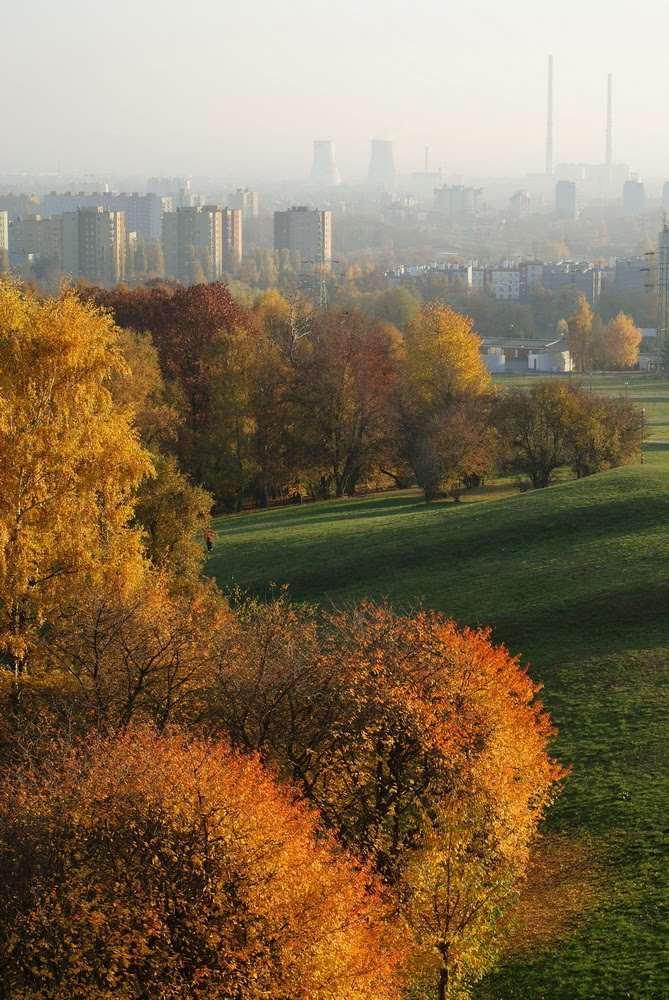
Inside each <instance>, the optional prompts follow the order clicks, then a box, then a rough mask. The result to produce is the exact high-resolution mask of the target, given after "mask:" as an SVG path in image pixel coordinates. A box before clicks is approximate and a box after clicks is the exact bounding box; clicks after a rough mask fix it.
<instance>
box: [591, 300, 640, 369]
mask: <svg viewBox="0 0 669 1000" xmlns="http://www.w3.org/2000/svg"><path fill="white" fill-rule="evenodd" d="M640 343H641V331H640V330H639V328H638V327H637V326H635V324H634V321H633V320H632V318H631V316H626V315H625V313H618V315H617V316H616V317H615V318H614V319H612V320H610V322H608V323H607V324H606V327H605V328H604V330H603V331H602V334H601V337H600V338H599V340H598V344H597V346H598V348H599V350H598V352H597V364H598V365H599V366H600V367H602V368H630V367H631V366H632V365H634V364H636V362H637V358H638V357H639V345H640Z"/></svg>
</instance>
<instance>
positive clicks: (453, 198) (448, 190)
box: [434, 184, 483, 219]
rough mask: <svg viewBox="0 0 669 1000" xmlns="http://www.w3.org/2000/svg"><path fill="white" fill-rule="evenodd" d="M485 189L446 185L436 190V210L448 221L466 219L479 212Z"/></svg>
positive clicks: (462, 185)
mask: <svg viewBox="0 0 669 1000" xmlns="http://www.w3.org/2000/svg"><path fill="white" fill-rule="evenodd" d="M482 197H483V188H473V187H465V185H464V184H451V185H449V184H444V185H443V187H440V188H435V189H434V210H435V212H436V213H437V214H438V215H443V216H444V218H446V219H466V218H470V217H471V216H472V215H476V213H477V212H478V211H479V208H480V204H481V199H482Z"/></svg>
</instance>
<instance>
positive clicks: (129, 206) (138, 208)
mask: <svg viewBox="0 0 669 1000" xmlns="http://www.w3.org/2000/svg"><path fill="white" fill-rule="evenodd" d="M80 208H94V209H96V208H102V209H104V211H106V212H124V213H125V228H126V230H127V231H128V232H135V233H137V235H138V237H139V238H140V239H143V240H144V242H145V243H151V242H152V241H153V240H156V239H158V240H159V239H160V238H161V236H162V219H163V202H162V198H160V197H159V196H158V195H156V194H138V193H137V192H133V193H132V194H126V193H125V192H121V193H120V194H112V193H111V192H109V191H102V192H93V193H92V194H87V193H86V192H84V191H78V192H76V193H75V192H72V191H65V192H64V193H63V194H58V193H56V192H55V191H52V192H51V193H50V194H47V195H45V196H44V204H43V214H44V215H45V216H48V217H50V218H54V217H55V216H57V215H62V214H63V213H65V212H77V211H78V210H79V209H80Z"/></svg>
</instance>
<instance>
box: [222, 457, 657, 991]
mask: <svg viewBox="0 0 669 1000" xmlns="http://www.w3.org/2000/svg"><path fill="white" fill-rule="evenodd" d="M664 457H665V456H664V453H663V449H661V448H660V447H659V446H655V454H651V455H649V458H650V462H649V463H647V464H646V465H645V466H643V467H636V468H627V469H619V470H615V471H613V472H609V473H606V474H604V475H601V476H598V477H594V478H592V479H586V480H583V481H581V482H570V483H566V484H563V485H560V486H556V487H553V488H551V489H550V490H545V491H541V492H537V493H526V494H522V495H519V496H516V497H512V498H509V499H503V500H498V501H495V502H494V503H482V504H457V505H455V504H452V503H440V504H434V505H426V504H425V503H423V502H422V500H421V499H420V497H418V496H417V495H415V494H412V495H395V496H388V497H379V496H374V497H370V498H367V499H363V500H356V501H341V502H336V503H335V502H330V503H325V504H316V505H312V506H305V507H303V508H302V507H300V508H290V509H284V510H277V511H271V512H266V513H255V514H249V515H243V516H239V517H232V518H227V519H223V520H221V521H219V522H218V524H217V530H218V532H219V539H218V545H217V549H216V552H215V554H214V556H213V557H212V559H211V560H210V562H209V567H208V569H209V572H211V573H213V574H215V575H216V577H217V578H218V580H219V582H220V584H221V585H222V586H224V587H226V588H227V587H230V586H233V585H235V584H238V585H240V586H241V587H242V588H244V589H246V590H248V591H250V592H251V593H254V594H258V595H260V596H265V595H267V593H268V583H269V582H270V581H271V582H273V583H274V584H276V585H281V584H284V583H288V584H289V585H290V590H291V593H292V595H293V597H294V598H295V599H299V600H309V601H316V602H320V603H328V602H334V603H336V604H341V603H344V602H350V601H353V600H357V599H359V598H361V597H363V596H367V597H370V598H374V599H377V600H381V599H386V598H387V599H388V600H390V601H391V602H392V603H393V604H394V605H395V606H396V607H402V608H408V607H411V606H412V605H415V604H416V603H417V602H419V601H422V602H423V603H424V604H425V605H427V606H429V607H434V608H438V609H440V610H442V611H445V612H447V613H448V614H451V615H453V616H454V617H455V618H456V619H457V620H459V621H460V622H463V623H467V624H483V625H489V626H491V627H492V628H493V635H494V638H495V640H497V641H500V642H504V643H505V644H506V645H507V646H508V647H509V648H510V649H511V650H512V651H513V652H519V653H521V654H522V656H523V658H524V659H527V660H529V661H530V662H531V673H532V676H533V677H534V678H535V679H537V680H540V681H542V682H544V684H545V685H546V687H545V691H544V696H545V697H544V700H545V702H546V704H547V706H548V707H549V709H550V710H551V712H552V714H553V717H554V719H555V722H556V724H557V725H558V727H559V729H560V736H559V739H558V742H557V751H558V754H559V756H560V757H561V759H562V760H563V761H564V762H567V763H570V764H572V765H573V768H574V770H573V773H572V776H571V778H570V779H569V782H568V786H567V789H566V791H565V793H564V794H563V796H562V797H561V799H560V801H559V803H558V805H557V806H556V808H555V809H554V810H553V813H552V815H551V818H550V822H549V826H550V829H551V831H552V834H551V835H552V836H560V835H568V836H569V837H570V838H571V839H573V840H577V841H578V842H580V843H585V842H587V843H588V844H591V845H592V850H593V852H594V854H596V856H597V857H598V870H599V875H598V886H599V888H598V901H597V905H596V907H595V909H594V910H593V912H592V913H590V915H589V916H588V918H587V919H585V920H583V921H581V923H580V924H578V925H577V926H576V927H575V929H573V930H572V932H571V933H566V934H565V935H564V936H563V937H562V938H561V939H560V940H559V941H556V942H554V943H553V944H552V945H551V947H548V946H544V947H542V949H541V950H540V951H538V952H536V951H535V952H534V953H533V954H532V955H531V956H528V957H526V958H524V959H515V960H514V961H513V962H511V963H509V964H507V966H505V967H503V968H502V969H501V970H500V971H499V973H498V974H497V975H496V976H495V977H494V978H493V979H491V980H490V981H489V982H488V983H487V984H483V985H482V986H481V987H480V988H479V990H478V991H477V993H476V996H477V997H480V998H486V1000H492V998H496V1000H498V998H502V997H503V998H504V1000H511V998H514V1000H515V998H517V1000H521V998H522V1000H574V998H576V997H583V998H598V997H610V998H624V997H633V998H635V1000H636V998H658V1000H659V998H661V997H662V998H663V997H666V996H669V872H668V870H667V864H666V858H667V854H668V849H669V820H667V816H668V815H669V766H668V765H669V749H668V748H669V470H668V469H667V467H666V466H665V464H664V461H663V459H664Z"/></svg>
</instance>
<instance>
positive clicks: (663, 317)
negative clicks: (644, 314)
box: [655, 213, 669, 371]
mask: <svg viewBox="0 0 669 1000" xmlns="http://www.w3.org/2000/svg"><path fill="white" fill-rule="evenodd" d="M668 343H669V225H667V216H666V213H665V216H664V221H663V223H662V229H661V230H660V237H659V245H658V262H657V334H656V339H655V349H656V353H657V370H658V371H661V370H662V369H663V368H664V367H665V357H666V348H667V344H668Z"/></svg>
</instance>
